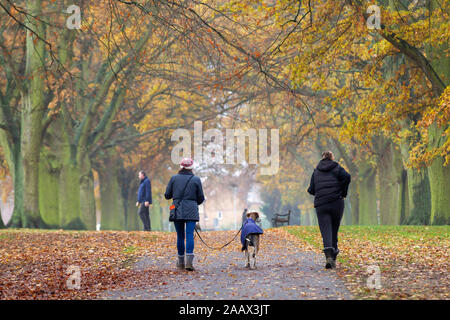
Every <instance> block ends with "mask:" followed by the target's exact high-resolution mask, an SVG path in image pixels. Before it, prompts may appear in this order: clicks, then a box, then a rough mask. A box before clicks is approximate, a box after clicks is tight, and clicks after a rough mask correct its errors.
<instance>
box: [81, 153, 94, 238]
mask: <svg viewBox="0 0 450 320" xmlns="http://www.w3.org/2000/svg"><path fill="white" fill-rule="evenodd" d="M78 154H80V153H78ZM78 164H79V174H80V175H79V183H80V184H79V188H80V189H79V192H80V211H81V213H80V217H81V222H82V225H83V228H84V229H87V230H95V227H96V213H95V212H96V209H95V195H94V174H93V172H92V167H91V161H90V159H89V157H88V156H87V155H86V154H83V155H82V156H81V157H78Z"/></svg>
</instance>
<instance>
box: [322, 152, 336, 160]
mask: <svg viewBox="0 0 450 320" xmlns="http://www.w3.org/2000/svg"><path fill="white" fill-rule="evenodd" d="M322 159H329V160H334V156H333V152H331V151H325V152H324V153H322Z"/></svg>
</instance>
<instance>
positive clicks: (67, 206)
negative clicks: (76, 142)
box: [58, 145, 84, 230]
mask: <svg viewBox="0 0 450 320" xmlns="http://www.w3.org/2000/svg"><path fill="white" fill-rule="evenodd" d="M71 153H72V150H71V148H70V145H69V146H67V145H65V146H64V147H63V148H62V154H61V162H62V165H61V172H60V176H59V198H58V200H59V212H60V215H59V216H60V222H59V225H60V227H61V228H63V229H72V230H81V229H84V225H83V223H82V221H81V217H80V173H79V170H78V166H77V163H76V162H75V161H74V160H73V156H72V154H71Z"/></svg>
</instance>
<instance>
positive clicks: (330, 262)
mask: <svg viewBox="0 0 450 320" xmlns="http://www.w3.org/2000/svg"><path fill="white" fill-rule="evenodd" d="M323 252H324V253H325V259H326V263H325V269H332V268H336V263H335V261H334V259H333V254H334V248H327V249H324V250H323Z"/></svg>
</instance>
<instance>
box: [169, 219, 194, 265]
mask: <svg viewBox="0 0 450 320" xmlns="http://www.w3.org/2000/svg"><path fill="white" fill-rule="evenodd" d="M196 223H197V222H196V221H194V220H176V221H174V224H175V230H177V249H178V255H180V256H184V238H185V235H186V254H193V253H194V228H195V224H196ZM185 225H186V232H185V230H184V226H185Z"/></svg>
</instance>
